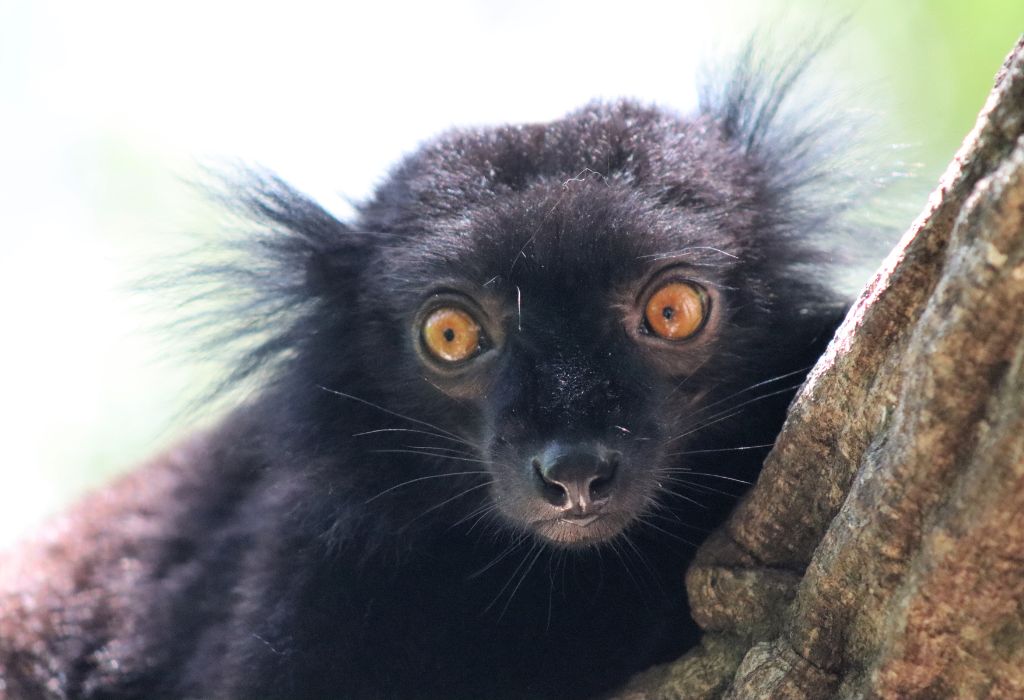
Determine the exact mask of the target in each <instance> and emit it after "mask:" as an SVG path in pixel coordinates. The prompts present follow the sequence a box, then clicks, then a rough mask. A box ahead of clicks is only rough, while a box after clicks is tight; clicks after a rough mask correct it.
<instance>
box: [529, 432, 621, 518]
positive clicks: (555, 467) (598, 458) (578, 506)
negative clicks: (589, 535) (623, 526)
mask: <svg viewBox="0 0 1024 700" xmlns="http://www.w3.org/2000/svg"><path fill="white" fill-rule="evenodd" d="M619 457H620V455H619V453H618V452H613V451H611V450H606V449H603V448H601V447H599V446H594V445H565V444H562V443H557V442H556V443H552V444H550V445H548V446H547V447H546V448H545V449H544V451H543V452H542V453H541V454H540V455H539V456H538V457H536V458H534V460H533V468H534V471H536V473H537V476H538V477H540V478H539V480H538V486H539V487H540V491H541V494H542V495H543V496H544V498H545V500H547V502H548V503H550V504H551V505H553V506H557V507H558V508H561V509H562V510H564V511H566V512H567V514H569V515H576V516H585V515H590V514H592V513H596V512H597V511H598V510H600V509H601V508H602V507H603V506H604V504H605V503H607V502H608V497H609V495H610V494H611V490H612V482H613V481H614V480H615V472H616V470H617V469H618V466H619Z"/></svg>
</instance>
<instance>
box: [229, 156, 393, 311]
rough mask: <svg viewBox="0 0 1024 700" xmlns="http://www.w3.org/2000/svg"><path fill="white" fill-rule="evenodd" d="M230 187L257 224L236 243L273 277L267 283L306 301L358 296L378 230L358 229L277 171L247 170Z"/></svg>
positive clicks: (256, 266)
mask: <svg viewBox="0 0 1024 700" xmlns="http://www.w3.org/2000/svg"><path fill="white" fill-rule="evenodd" d="M232 189H233V197H232V202H231V205H232V206H233V208H234V210H235V211H237V212H239V213H241V214H242V215H243V217H245V218H246V219H248V220H249V221H252V222H254V223H256V224H257V230H256V231H253V232H251V233H249V234H248V235H247V237H246V239H245V240H244V241H240V245H239V246H238V247H240V248H243V249H247V250H244V251H243V252H246V253H247V257H248V259H249V263H250V264H252V265H253V266H254V272H256V273H257V274H258V272H259V271H262V272H264V273H267V274H268V277H269V276H270V275H272V276H273V279H270V278H268V279H264V280H263V283H264V284H270V285H272V286H274V287H275V288H276V289H277V291H278V292H285V293H287V294H291V295H299V296H302V297H305V298H306V299H307V300H309V299H314V298H319V297H324V296H330V297H333V298H335V300H338V298H339V297H340V298H341V299H343V300H346V299H347V300H352V299H354V294H355V290H356V287H357V286H358V279H359V277H360V271H361V270H363V269H365V266H366V263H367V261H368V259H369V257H370V256H371V255H372V253H373V251H374V250H375V248H376V246H377V241H378V239H379V236H378V235H376V234H374V233H372V232H370V233H367V232H357V231H355V230H354V229H352V228H351V227H350V226H349V225H348V224H346V223H344V222H342V221H340V220H339V219H337V218H336V217H335V216H334V215H332V214H331V213H330V212H328V211H327V210H326V209H324V208H323V207H322V206H320V205H319V204H317V203H316V202H314V201H313V200H312V199H310V198H309V197H307V196H306V195H304V194H302V193H300V192H298V191H296V190H294V189H292V188H291V187H290V186H289V185H288V184H287V183H285V182H284V181H283V180H281V179H280V178H278V177H276V176H272V175H265V174H262V173H253V172H249V173H247V175H246V177H245V178H244V179H243V180H241V183H240V184H236V185H234V186H233V188H232ZM282 284H283V285H285V286H284V287H282V286H280V285H282ZM296 301H301V299H296Z"/></svg>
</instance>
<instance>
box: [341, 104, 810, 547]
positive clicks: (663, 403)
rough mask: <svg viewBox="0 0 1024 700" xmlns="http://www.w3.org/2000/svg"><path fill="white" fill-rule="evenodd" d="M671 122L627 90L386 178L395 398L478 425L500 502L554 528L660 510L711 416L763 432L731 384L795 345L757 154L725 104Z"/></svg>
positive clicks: (373, 269)
mask: <svg viewBox="0 0 1024 700" xmlns="http://www.w3.org/2000/svg"><path fill="white" fill-rule="evenodd" d="M570 119H579V117H573V118H570ZM665 120H666V116H665V115H664V114H663V113H655V112H644V111H642V110H639V109H638V108H635V107H631V106H628V105H627V106H625V107H620V108H619V109H617V110H608V111H607V112H606V113H603V114H602V115H600V118H598V117H594V121H591V122H587V123H586V124H585V126H580V125H579V124H576V126H575V128H576V129H577V130H578V131H577V132H575V134H574V133H573V132H572V129H570V128H569V126H567V125H566V124H570V125H571V124H574V123H575V122H573V121H570V120H567V122H566V124H561V123H557V122H556V123H554V124H553V125H547V126H545V127H537V128H535V129H532V130H531V129H529V128H527V129H514V128H513V129H507V130H504V131H497V132H484V133H483V134H478V135H476V137H475V138H473V139H468V140H467V139H466V138H465V137H462V136H459V137H457V138H455V139H452V140H449V141H446V140H444V139H442V140H441V141H439V142H437V143H435V144H433V145H432V146H429V147H427V148H426V149H424V150H423V151H421V152H420V153H419V154H416V155H414V156H413V157H412V158H410V159H409V160H408V161H407V162H406V163H405V164H404V165H403V166H401V167H400V168H399V169H398V170H397V171H396V174H395V175H394V179H393V181H392V183H391V184H390V185H389V186H385V187H384V188H383V192H384V193H385V196H386V197H392V198H393V200H389V201H388V202H387V206H386V207H385V206H383V205H381V206H380V211H386V212H387V217H388V218H379V219H375V217H378V216H380V215H379V214H378V210H377V209H375V207H376V206H377V205H376V204H375V203H372V202H371V203H370V204H369V205H367V207H365V209H364V216H365V217H366V220H367V223H366V224H365V225H366V226H368V227H370V228H372V229H374V230H381V229H383V230H385V232H386V233H387V234H388V236H389V238H387V239H386V242H385V243H384V244H383V245H382V248H381V250H379V251H378V256H377V258H376V260H377V262H376V263H374V264H371V265H370V266H368V270H369V272H368V274H367V275H366V276H365V277H364V279H365V280H366V284H367V287H368V289H367V290H366V291H365V292H364V294H363V295H362V297H361V302H360V303H361V304H363V305H364V306H365V305H366V304H368V303H369V304H370V305H372V306H374V308H376V309H377V312H375V314H374V317H373V318H372V319H371V320H370V321H369V325H370V326H372V328H373V332H372V334H371V335H373V336H374V337H375V338H376V340H375V341H372V342H370V343H369V345H368V347H370V348H375V350H374V349H371V350H369V352H370V353H371V354H373V355H375V356H376V355H379V356H380V358H385V357H387V356H388V355H389V354H390V355H391V360H390V361H388V360H385V359H380V363H381V364H379V367H380V369H375V370H374V372H375V373H376V374H377V375H378V376H379V375H381V374H387V376H388V377H389V380H390V386H391V387H392V391H393V393H392V395H390V396H385V397H384V398H383V400H384V403H385V405H390V406H400V407H402V410H403V411H405V412H407V413H408V414H409V415H414V416H418V417H420V418H422V419H424V420H427V421H429V422H431V423H433V424H435V425H437V426H439V427H441V428H442V429H444V430H445V431H448V432H450V433H453V434H456V435H459V436H463V437H464V438H465V439H466V442H467V443H468V445H460V446H457V447H452V446H449V448H450V449H458V450H464V449H467V448H471V449H470V454H468V455H467V454H465V453H463V454H462V459H465V460H480V462H470V463H471V464H474V463H475V464H480V463H482V464H483V465H484V469H483V470H484V471H486V474H487V477H488V479H489V480H490V483H489V486H488V489H487V490H486V493H487V494H488V496H487V498H489V499H490V500H491V505H492V506H493V510H494V511H495V512H497V513H499V514H500V515H501V517H502V519H503V521H504V523H505V524H511V525H512V526H513V527H514V528H516V529H519V530H525V531H527V532H530V533H533V534H534V535H536V536H538V537H539V538H541V539H542V540H544V541H547V542H550V543H555V544H558V545H563V546H574V545H587V544H593V543H598V542H601V541H606V540H609V539H611V538H614V537H616V536H617V535H618V534H619V533H621V532H622V531H623V530H624V529H626V528H627V527H628V526H629V525H630V524H631V523H634V522H636V521H637V520H639V519H642V518H644V517H646V516H647V515H648V514H651V513H652V512H655V511H657V510H658V509H659V508H661V507H662V506H663V504H664V501H665V500H666V499H667V498H669V497H670V494H671V493H672V492H673V490H674V488H673V484H674V483H677V482H679V480H680V479H679V477H680V475H681V474H682V472H683V470H686V469H687V468H688V464H689V460H688V459H687V458H686V455H685V454H681V453H684V452H686V451H687V449H694V446H695V445H697V443H699V442H700V440H701V439H703V438H704V437H706V436H707V435H712V434H713V435H716V436H717V440H718V442H717V443H715V444H714V446H723V445H725V446H730V445H734V446H737V447H741V446H744V445H745V444H746V443H748V442H749V439H748V438H747V437H746V435H745V431H744V428H743V424H742V423H740V424H730V423H728V422H725V423H724V424H723V425H718V424H719V423H721V422H722V421H727V419H729V418H731V416H727V415H726V414H727V413H729V411H728V410H726V409H729V408H730V405H731V404H730V401H729V398H730V397H729V394H730V393H732V392H736V391H742V389H743V386H744V384H746V385H747V386H749V385H750V384H753V383H756V382H757V381H758V380H761V379H768V378H769V377H771V376H774V375H778V374H781V373H782V372H780V371H778V368H775V367H774V364H776V363H775V362H774V358H773V357H772V356H773V354H774V353H775V352H776V351H778V355H779V356H780V357H785V358H787V361H789V360H792V355H793V353H792V352H791V351H788V350H782V348H784V347H785V345H786V343H787V342H790V339H789V338H786V337H782V336H783V335H784V334H780V333H779V332H778V331H777V330H776V329H777V327H779V326H783V325H785V322H784V321H782V320H781V319H782V317H784V316H785V317H790V316H792V315H793V314H795V313H796V310H794V309H791V308H788V307H778V306H777V305H774V303H773V293H774V292H773V289H775V288H777V287H778V286H779V285H780V284H781V282H780V279H779V278H780V277H781V270H783V269H784V266H779V265H774V266H773V265H772V264H769V263H768V262H766V260H767V259H768V258H769V257H770V256H771V255H772V251H773V250H774V249H775V248H776V247H777V246H779V241H777V240H773V239H772V237H771V222H770V217H767V216H762V215H761V214H763V212H761V213H759V212H758V209H757V206H756V202H757V199H758V197H759V196H762V192H761V190H760V186H759V184H758V180H757V176H756V173H755V172H754V169H753V167H752V166H751V165H750V164H749V163H747V162H746V161H745V160H744V159H743V157H742V156H741V154H740V152H739V151H737V150H733V149H731V148H730V147H729V146H728V144H727V143H726V142H725V141H724V140H723V141H721V142H718V143H716V142H715V140H714V138H713V134H711V133H710V132H709V130H708V129H709V127H708V125H707V124H701V123H699V122H686V121H683V120H679V122H678V123H676V124H674V125H673V129H674V130H675V131H674V132H673V131H672V130H670V129H667V128H666V124H665ZM695 130H702V133H701V137H700V138H699V139H697V138H694V139H692V141H691V140H688V139H689V137H690V136H691V135H692V132H693V131H695ZM655 134H660V136H658V137H657V138H656V137H655ZM460 138H461V139H462V140H461V141H460V140H459V139H460ZM558 139H561V141H559V142H557V143H550V142H552V141H557V140H558ZM658 139H660V140H658ZM666 139H668V140H669V141H670V143H668V144H666V143H664V141H665V140H666ZM537 141H545V142H549V143H547V147H546V148H543V149H540V150H536V151H532V152H531V151H530V150H529V149H528V148H526V146H525V145H524V144H527V143H535V142H537ZM673 148H674V149H675V151H673ZM524 149H525V150H524ZM673 153H674V155H675V158H676V160H675V161H672V160H671V159H669V158H667V156H666V154H670V155H671V154H673ZM601 162H604V163H605V164H606V165H607V167H606V168H604V169H603V172H599V171H598V170H596V168H591V167H589V166H588V165H587V164H593V165H595V166H596V165H597V164H599V163H601ZM566 173H576V174H575V175H571V176H568V177H567V176H566ZM446 192H447V193H450V194H451V196H450V197H448V196H446V195H445V194H444V193H446ZM438 193H441V194H440V195H439V194H438ZM396 212H398V214H396ZM772 270H775V271H776V273H773V272H772ZM377 366H378V365H375V367H377ZM782 369H783V370H784V369H787V368H785V367H783V368H782ZM732 403H738V402H732ZM720 428H725V432H724V435H725V437H723V432H722V431H721V430H720ZM698 446H699V445H698ZM453 455H454V452H453ZM482 493H483V491H482V490H481V493H480V494H476V495H478V496H479V495H482ZM466 500H467V502H469V501H471V500H472V499H466ZM678 506H679V504H678V503H675V504H673V507H674V508H675V509H678ZM695 507H700V504H699V503H696V505H695Z"/></svg>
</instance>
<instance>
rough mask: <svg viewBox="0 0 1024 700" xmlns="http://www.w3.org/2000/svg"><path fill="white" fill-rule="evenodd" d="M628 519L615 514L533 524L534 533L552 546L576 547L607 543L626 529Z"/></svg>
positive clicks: (555, 519) (601, 514)
mask: <svg viewBox="0 0 1024 700" xmlns="http://www.w3.org/2000/svg"><path fill="white" fill-rule="evenodd" d="M628 520H629V519H628V518H624V517H622V516H621V515H617V514H614V513H607V512H604V513H593V514H591V515H584V516H570V515H566V516H562V517H558V518H551V519H548V520H538V521H536V522H534V523H533V531H534V532H535V533H537V535H538V536H540V537H541V538H542V539H544V540H546V541H548V542H549V543H551V544H554V545H558V546H562V547H575V546H584V545H591V544H597V543H599V542H607V541H608V540H611V539H613V538H614V537H616V536H617V535H618V534H619V533H620V532H622V530H623V529H624V528H625V526H626V524H627V522H628Z"/></svg>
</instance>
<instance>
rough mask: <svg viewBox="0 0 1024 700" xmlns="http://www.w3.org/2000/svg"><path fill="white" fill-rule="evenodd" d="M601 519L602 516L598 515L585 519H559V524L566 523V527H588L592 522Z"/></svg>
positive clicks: (574, 517)
mask: <svg viewBox="0 0 1024 700" xmlns="http://www.w3.org/2000/svg"><path fill="white" fill-rule="evenodd" d="M600 517H601V516H600V515H597V514H594V515H587V516H583V517H577V516H568V517H565V518H559V519H558V522H560V523H565V524H566V525H575V526H576V527H588V526H589V525H590V524H591V523H592V522H594V521H595V520H598V519H599V518H600Z"/></svg>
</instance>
